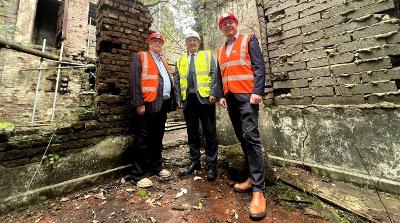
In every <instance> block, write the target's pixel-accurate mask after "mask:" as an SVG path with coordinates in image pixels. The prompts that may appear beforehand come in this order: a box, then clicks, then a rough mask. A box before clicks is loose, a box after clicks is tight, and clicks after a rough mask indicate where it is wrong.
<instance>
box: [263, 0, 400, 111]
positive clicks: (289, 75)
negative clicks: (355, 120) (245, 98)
mask: <svg viewBox="0 0 400 223" xmlns="http://www.w3.org/2000/svg"><path fill="white" fill-rule="evenodd" d="M260 6H262V7H263V8H264V10H265V11H264V13H265V14H264V15H263V16H265V18H266V19H267V24H266V26H267V36H268V45H267V47H268V51H269V55H266V58H267V59H268V60H269V63H270V65H271V71H272V75H271V76H272V80H273V88H274V93H275V102H276V104H278V105H284V104H289V105H290V104H293V105H294V104H364V103H380V102H384V101H388V102H392V103H397V104H398V103H399V100H398V99H397V98H396V96H398V93H399V91H400V90H399V88H400V84H399V83H400V77H399V75H400V74H399V72H400V70H399V64H400V62H399V55H400V38H399V30H400V22H399V19H398V18H399V17H400V15H399V11H398V6H396V4H395V1H394V0H383V1H382V0H365V1H358V0H349V1H345V0H333V1H325V0H312V1H310V0H308V1H306V0H305V1H296V0H289V1H287V0H286V1H283V0H270V1H264V5H260ZM260 6H259V7H260Z"/></svg>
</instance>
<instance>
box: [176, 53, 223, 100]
mask: <svg viewBox="0 0 400 223" xmlns="http://www.w3.org/2000/svg"><path fill="white" fill-rule="evenodd" d="M176 67H178V64H177V65H176ZM216 72H217V71H216V65H215V60H214V57H213V56H211V64H210V74H209V75H210V76H211V86H210V89H211V91H210V96H215V97H218V94H219V92H220V91H221V89H219V87H220V86H218V84H217V81H215V80H214V79H215V78H216ZM174 79H175V88H176V89H175V90H176V92H177V101H178V102H182V104H183V108H185V107H186V100H185V101H182V95H181V84H180V75H179V71H178V69H176V71H175V73H174ZM194 80H195V82H196V78H195V79H194ZM195 87H196V90H197V85H196V84H195ZM196 94H197V98H198V99H199V102H200V103H201V104H210V101H209V97H207V98H204V97H201V96H200V94H199V92H197V91H196Z"/></svg>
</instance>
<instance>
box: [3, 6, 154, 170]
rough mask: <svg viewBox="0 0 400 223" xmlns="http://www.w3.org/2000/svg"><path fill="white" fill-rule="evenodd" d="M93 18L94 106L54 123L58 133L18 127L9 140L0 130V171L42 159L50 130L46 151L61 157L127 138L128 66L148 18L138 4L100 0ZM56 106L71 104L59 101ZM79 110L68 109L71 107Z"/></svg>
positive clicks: (144, 33)
mask: <svg viewBox="0 0 400 223" xmlns="http://www.w3.org/2000/svg"><path fill="white" fill-rule="evenodd" d="M97 16H98V17H97V23H96V27H97V48H96V50H97V54H98V64H97V69H96V76H97V85H96V86H97V89H96V97H95V107H93V109H81V110H80V112H78V113H77V114H75V115H68V114H67V115H65V116H62V117H61V119H64V118H65V120H64V121H65V122H63V123H57V124H56V127H57V129H56V130H54V126H47V127H35V128H33V127H24V128H23V127H18V126H17V127H16V128H15V129H14V131H13V132H12V133H11V135H9V136H4V135H2V133H1V132H0V167H1V166H3V167H16V166H22V165H26V164H29V163H34V162H38V161H40V158H41V156H42V155H43V152H44V150H45V149H46V146H47V145H48V143H49V139H50V138H51V136H52V135H53V132H54V131H55V135H54V137H53V140H52V142H51V144H50V146H49V150H48V153H57V154H59V155H61V156H68V155H69V154H71V153H77V152H81V151H82V150H85V149H86V148H87V147H89V146H92V145H95V144H96V143H98V142H100V141H101V140H103V139H105V138H106V137H108V136H117V135H130V134H131V133H130V130H131V129H130V128H131V126H132V125H131V121H132V119H131V114H132V108H131V106H130V93H129V83H128V79H129V78H128V74H129V65H130V60H131V56H132V52H134V51H138V50H140V49H143V48H144V47H145V45H146V44H145V40H146V39H147V37H148V35H149V33H150V31H149V27H150V24H151V21H152V20H151V15H150V13H149V10H148V9H147V8H145V7H144V6H143V5H142V4H140V3H137V1H123V0H100V1H99V8H98V12H97ZM1 52H2V51H0V53H1ZM15 77H16V76H15ZM26 82H27V83H31V84H32V83H33V82H31V81H26ZM71 85H72V83H71ZM74 86H75V87H78V86H77V85H74ZM0 93H1V91H0ZM59 102H60V103H61V102H62V103H64V104H67V103H69V102H68V101H65V100H64V101H63V100H62V99H60V100H59ZM70 102H71V103H72V102H73V101H70ZM77 107H78V106H77V105H72V104H71V106H70V108H71V109H74V108H77ZM0 111H1V110H0Z"/></svg>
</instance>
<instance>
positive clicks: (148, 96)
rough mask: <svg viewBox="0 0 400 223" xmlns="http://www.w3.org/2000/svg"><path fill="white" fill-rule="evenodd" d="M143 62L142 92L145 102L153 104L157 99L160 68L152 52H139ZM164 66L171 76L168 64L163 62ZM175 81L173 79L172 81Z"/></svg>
mask: <svg viewBox="0 0 400 223" xmlns="http://www.w3.org/2000/svg"><path fill="white" fill-rule="evenodd" d="M139 55H140V61H141V62H142V92H143V100H144V101H145V102H153V101H155V100H156V98H157V89H158V74H159V71H158V67H157V64H156V62H155V61H154V59H153V57H152V56H151V53H150V52H139ZM163 63H164V66H165V68H166V69H167V71H168V74H169V75H170V76H171V73H172V72H171V70H170V68H169V66H168V64H167V63H166V62H165V61H164V60H163ZM172 80H173V79H172Z"/></svg>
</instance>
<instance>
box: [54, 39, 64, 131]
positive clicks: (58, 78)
mask: <svg viewBox="0 0 400 223" xmlns="http://www.w3.org/2000/svg"><path fill="white" fill-rule="evenodd" d="M63 51H64V42H61V52H60V59H59V62H60V63H59V64H58V68H59V69H57V80H56V89H55V90H54V101H53V109H52V111H51V124H53V120H54V114H55V110H56V101H57V94H58V82H59V81H60V73H61V69H60V68H61V62H62V57H63Z"/></svg>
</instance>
